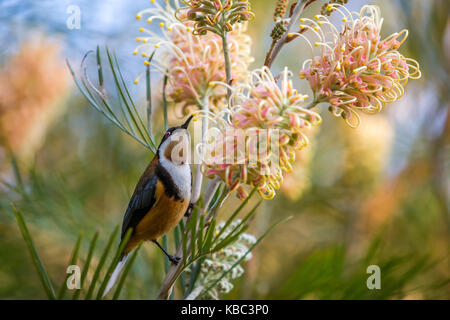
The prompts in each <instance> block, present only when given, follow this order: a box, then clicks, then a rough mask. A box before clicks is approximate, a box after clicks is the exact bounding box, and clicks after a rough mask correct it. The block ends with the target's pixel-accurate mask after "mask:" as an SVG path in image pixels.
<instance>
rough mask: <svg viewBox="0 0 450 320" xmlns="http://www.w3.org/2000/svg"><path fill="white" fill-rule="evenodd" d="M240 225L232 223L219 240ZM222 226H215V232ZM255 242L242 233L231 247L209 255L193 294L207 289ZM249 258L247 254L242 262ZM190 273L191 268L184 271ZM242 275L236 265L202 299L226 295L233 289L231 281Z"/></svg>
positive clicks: (222, 224)
mask: <svg viewBox="0 0 450 320" xmlns="http://www.w3.org/2000/svg"><path fill="white" fill-rule="evenodd" d="M240 223H241V220H239V219H238V220H235V221H233V222H232V223H231V224H230V225H229V227H227V229H225V231H224V232H223V233H222V235H221V236H220V237H219V239H220V240H223V239H225V238H226V237H227V236H228V235H229V233H230V232H231V231H232V230H234V228H236V227H237V226H238V225H239V224H240ZM224 226H225V223H223V222H222V223H221V224H219V225H218V226H217V230H216V231H217V232H219V231H220V230H222V229H223V228H224ZM255 242H256V238H255V237H254V236H252V235H250V234H247V233H242V234H241V235H240V236H239V237H238V238H237V239H236V241H235V242H233V243H232V244H231V245H229V246H227V247H225V248H224V249H221V250H219V251H218V252H215V253H213V254H211V255H209V256H208V257H207V258H206V259H205V260H204V261H203V263H202V265H201V268H200V272H199V275H198V280H197V281H196V283H197V286H196V287H195V288H194V290H193V292H196V295H197V296H198V295H200V294H202V292H204V290H205V289H207V288H209V287H210V286H211V285H212V284H213V283H214V282H215V281H216V280H217V279H219V278H220V277H221V276H222V274H223V273H224V272H226V271H228V270H229V269H230V268H231V267H232V266H233V265H234V264H235V263H236V262H237V261H238V260H240V259H241V258H242V257H243V256H244V254H245V253H247V251H248V249H249V247H250V246H252V245H253V244H254V243H255ZM251 258H252V254H251V253H249V254H247V256H246V257H245V258H244V261H247V260H250V259H251ZM191 271H192V270H191V268H189V269H187V270H186V273H187V274H188V275H189V274H190V273H191ZM243 273H244V269H243V268H242V267H241V266H240V265H237V266H236V267H235V268H234V269H233V270H231V272H230V273H228V274H227V275H226V276H225V277H223V278H222V279H221V280H220V281H219V282H218V283H217V285H216V286H214V287H213V288H212V289H211V290H209V291H208V292H206V293H205V296H204V297H203V298H204V299H219V298H220V296H219V295H220V294H226V293H228V292H230V291H231V289H233V284H232V283H231V280H233V279H236V278H239V277H240V276H241V275H242V274H243ZM193 298H194V297H193Z"/></svg>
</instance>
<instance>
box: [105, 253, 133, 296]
mask: <svg viewBox="0 0 450 320" xmlns="http://www.w3.org/2000/svg"><path fill="white" fill-rule="evenodd" d="M127 260H128V255H126V256H123V257H122V258H121V259H120V261H119V263H118V264H117V266H116V268H115V269H114V271H113V273H112V275H111V278H109V281H108V284H107V285H106V289H105V292H103V298H104V297H105V296H106V295H107V294H108V292H109V290H111V288H112V287H113V286H114V284H115V283H116V281H117V278H119V275H120V272H121V271H122V269H123V267H124V266H125V263H126V262H127Z"/></svg>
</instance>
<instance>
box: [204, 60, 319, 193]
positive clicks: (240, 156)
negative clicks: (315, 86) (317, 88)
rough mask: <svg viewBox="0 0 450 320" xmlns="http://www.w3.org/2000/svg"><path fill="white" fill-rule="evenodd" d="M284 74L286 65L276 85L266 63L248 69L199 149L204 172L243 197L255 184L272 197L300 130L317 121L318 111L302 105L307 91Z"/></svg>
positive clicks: (302, 141)
mask: <svg viewBox="0 0 450 320" xmlns="http://www.w3.org/2000/svg"><path fill="white" fill-rule="evenodd" d="M289 77H290V75H289V71H288V70H287V68H286V69H285V70H284V72H283V73H282V74H281V79H280V80H279V82H280V84H278V83H277V80H276V79H275V78H274V77H273V76H272V74H271V72H270V70H269V69H268V68H267V67H264V68H262V69H259V70H256V71H254V72H252V73H250V75H249V77H248V79H247V81H246V82H243V83H242V84H241V85H239V86H237V87H236V88H234V92H233V95H232V99H231V100H232V107H231V110H230V111H229V114H228V119H227V121H226V122H225V124H224V125H223V126H222V127H221V130H220V131H219V135H218V136H217V139H215V141H213V142H212V143H209V144H208V146H210V147H209V148H205V149H207V150H206V151H205V150H202V151H203V155H204V158H205V159H204V161H205V163H204V166H203V172H204V174H205V175H206V176H214V175H217V176H220V177H221V178H222V179H223V180H224V181H225V183H226V184H227V186H228V187H229V188H230V190H231V191H234V190H237V192H238V196H239V197H240V198H245V197H246V196H247V193H246V190H245V189H244V188H243V185H245V184H249V185H252V186H255V187H256V188H257V190H258V191H259V193H260V194H261V196H262V197H263V198H265V199H271V198H273V197H274V195H275V190H277V189H279V188H280V186H281V184H282V182H283V172H289V171H290V170H291V169H292V163H293V162H294V161H295V151H296V150H299V149H301V148H303V147H304V146H306V145H307V143H308V139H307V137H306V136H305V134H304V132H305V131H307V130H308V129H309V128H310V127H311V126H315V125H319V124H320V123H321V118H320V116H319V115H318V114H317V113H315V112H312V111H310V110H308V109H306V108H305V107H303V105H304V101H305V99H307V97H308V96H307V95H303V94H300V93H298V92H297V90H295V89H294V88H293V87H292V81H291V80H290V78H289ZM213 120H214V121H216V122H218V120H217V117H216V118H215V119H213ZM230 160H231V161H230Z"/></svg>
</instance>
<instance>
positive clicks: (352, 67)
mask: <svg viewBox="0 0 450 320" xmlns="http://www.w3.org/2000/svg"><path fill="white" fill-rule="evenodd" d="M328 6H331V7H330V8H329V9H330V10H331V9H332V10H335V11H337V12H340V13H341V14H342V15H343V19H342V20H343V22H344V25H343V27H342V30H341V31H340V32H339V31H338V30H337V29H336V28H335V27H334V26H333V25H332V24H331V23H330V22H329V20H328V18H327V17H326V16H323V15H317V16H316V17H315V20H316V21H313V20H310V19H301V22H302V23H303V24H301V25H300V29H309V30H311V31H312V32H313V33H314V34H315V35H316V36H317V38H318V41H317V42H315V44H314V45H315V46H316V47H321V55H320V56H315V57H313V58H312V59H310V60H307V61H306V62H305V63H304V65H303V70H302V71H301V72H300V77H301V78H304V79H307V80H308V81H309V84H310V86H311V88H312V91H313V92H314V98H315V102H317V103H320V102H328V103H330V105H331V106H330V111H331V112H332V113H333V114H334V115H336V116H342V117H343V118H344V119H345V120H346V122H347V123H348V124H349V125H351V126H354V127H355V126H357V125H359V122H360V120H359V116H358V114H357V110H361V111H363V112H366V113H376V112H379V111H381V110H382V109H383V107H384V106H385V105H386V104H387V103H390V102H394V101H396V100H397V99H399V98H400V97H401V96H402V95H403V93H404V85H405V84H406V83H407V82H408V79H418V78H420V76H421V73H420V70H419V64H418V63H417V62H416V61H415V60H413V59H409V58H405V57H404V56H403V55H402V54H400V53H399V52H398V48H399V47H400V46H401V45H402V43H403V42H404V41H405V40H406V38H407V36H408V31H407V30H403V31H401V32H399V33H394V34H392V35H390V36H389V37H387V38H386V39H384V40H382V39H381V36H380V31H381V27H382V24H383V19H382V18H381V17H380V10H379V8H378V7H376V6H364V7H363V8H362V9H361V12H360V13H359V14H355V13H350V12H349V11H348V10H347V9H346V8H345V7H343V6H341V5H339V4H329V5H328ZM328 34H331V36H332V39H330V40H329V41H327V35H328ZM296 35H298V36H301V37H303V38H304V39H306V38H305V37H304V36H303V35H302V34H300V33H297V34H296ZM306 40H307V39H306ZM308 42H309V41H308ZM310 45H311V43H310ZM311 48H313V46H312V45H311Z"/></svg>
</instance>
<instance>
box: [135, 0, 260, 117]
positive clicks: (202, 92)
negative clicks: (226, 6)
mask: <svg viewBox="0 0 450 320" xmlns="http://www.w3.org/2000/svg"><path fill="white" fill-rule="evenodd" d="M154 5H155V7H152V8H150V9H146V10H143V11H141V12H139V13H138V15H137V17H138V19H140V18H142V17H144V16H145V17H146V19H147V20H146V21H147V23H154V22H157V23H159V25H160V27H161V31H162V34H157V33H155V32H153V31H151V30H148V29H146V28H141V29H140V31H141V32H142V34H143V35H142V36H141V37H138V38H137V41H138V42H139V43H140V45H139V46H138V47H137V48H136V49H135V51H134V54H135V55H138V54H140V55H141V56H143V57H144V58H145V61H144V63H145V64H147V65H148V64H152V65H154V66H155V67H156V69H157V70H158V71H160V72H162V73H167V74H168V76H169V84H168V86H167V95H168V98H169V99H171V100H172V101H173V102H175V103H179V104H181V105H182V107H183V108H184V109H185V108H188V107H194V108H199V107H202V106H203V105H204V104H205V103H208V104H209V105H208V107H209V109H211V110H213V111H217V110H219V109H221V108H222V107H223V105H224V99H226V95H227V90H226V87H225V85H224V82H226V74H225V62H224V57H223V54H222V40H221V38H220V37H219V36H218V35H216V34H213V33H208V34H206V35H204V36H198V35H193V34H192V30H193V22H180V21H179V20H177V19H176V17H175V12H176V10H177V8H178V9H179V4H178V1H175V8H173V7H172V6H171V5H170V4H167V5H166V6H165V8H163V7H161V6H160V5H159V4H158V3H157V2H155V4H154ZM245 32H246V25H244V24H236V25H235V28H233V31H232V32H230V33H229V34H228V36H229V37H228V38H229V53H230V58H231V61H232V66H231V69H232V78H233V82H238V81H239V80H240V79H242V78H243V77H244V76H245V75H246V74H247V69H248V66H249V65H250V63H251V62H252V61H253V57H252V56H251V55H250V46H251V39H250V37H249V36H248V35H246V34H245ZM155 50H156V54H155V56H154V58H153V59H152V61H151V62H149V61H148V59H147V57H150V56H151V55H152V53H153V52H155Z"/></svg>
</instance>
